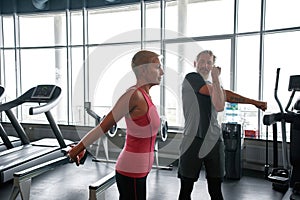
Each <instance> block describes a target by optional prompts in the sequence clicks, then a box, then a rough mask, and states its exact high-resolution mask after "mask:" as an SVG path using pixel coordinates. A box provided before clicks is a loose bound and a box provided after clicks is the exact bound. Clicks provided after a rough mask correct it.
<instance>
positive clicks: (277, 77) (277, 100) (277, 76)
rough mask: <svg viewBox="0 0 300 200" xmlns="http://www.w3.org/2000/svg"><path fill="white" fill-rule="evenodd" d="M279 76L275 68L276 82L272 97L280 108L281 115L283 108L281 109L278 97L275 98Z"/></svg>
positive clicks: (278, 71) (278, 69)
mask: <svg viewBox="0 0 300 200" xmlns="http://www.w3.org/2000/svg"><path fill="white" fill-rule="evenodd" d="M279 74H280V68H277V71H276V81H275V90H274V97H275V100H276V102H277V104H278V106H279V108H280V112H281V113H283V108H282V105H281V103H280V101H279V99H278V96H277V90H278V83H279Z"/></svg>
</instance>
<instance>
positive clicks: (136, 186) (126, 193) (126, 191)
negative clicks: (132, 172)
mask: <svg viewBox="0 0 300 200" xmlns="http://www.w3.org/2000/svg"><path fill="white" fill-rule="evenodd" d="M146 180H147V176H145V177H143V178H131V177H128V176H124V175H122V174H119V173H118V172H116V182H117V187H118V190H119V194H120V197H119V200H146Z"/></svg>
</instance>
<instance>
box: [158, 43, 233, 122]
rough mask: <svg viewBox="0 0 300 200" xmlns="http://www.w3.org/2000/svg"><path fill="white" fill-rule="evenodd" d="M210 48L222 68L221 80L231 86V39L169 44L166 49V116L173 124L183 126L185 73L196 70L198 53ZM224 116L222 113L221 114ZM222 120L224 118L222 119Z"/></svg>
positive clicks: (225, 85) (223, 83)
mask: <svg viewBox="0 0 300 200" xmlns="http://www.w3.org/2000/svg"><path fill="white" fill-rule="evenodd" d="M204 49H210V50H212V51H213V52H214V54H215V55H216V57H217V59H216V65H218V66H220V67H221V68H222V73H221V82H222V85H223V87H224V88H227V89H228V88H229V87H230V58H231V56H230V55H231V54H230V52H231V45H230V40H216V41H202V42H197V41H193V42H192V41H191V42H189V43H180V44H178V43H177V44H167V47H166V51H167V55H166V70H165V75H164V77H165V82H166V83H165V84H166V86H165V88H166V108H165V111H166V117H167V119H168V124H170V125H171V126H183V119H182V105H181V96H180V95H181V94H180V93H181V83H182V81H183V79H184V76H185V74H187V73H189V72H192V71H195V69H194V66H193V65H194V60H195V57H196V56H197V54H198V53H199V52H200V51H202V50H204ZM220 116H222V114H221V115H220ZM221 120H222V119H221Z"/></svg>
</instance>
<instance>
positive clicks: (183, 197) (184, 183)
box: [178, 177, 223, 200]
mask: <svg viewBox="0 0 300 200" xmlns="http://www.w3.org/2000/svg"><path fill="white" fill-rule="evenodd" d="M180 183H181V186H180V193H179V198H178V200H191V194H192V191H193V187H194V180H191V179H188V178H184V177H182V178H180ZM221 183H222V179H221V178H208V177H207V185H208V192H209V195H210V197H211V199H212V200H223V195H222V190H221Z"/></svg>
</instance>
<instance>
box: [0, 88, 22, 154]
mask: <svg viewBox="0 0 300 200" xmlns="http://www.w3.org/2000/svg"><path fill="white" fill-rule="evenodd" d="M4 97H5V88H4V87H2V86H0V102H1V101H2V99H3V98H4ZM20 145H21V140H20V138H18V137H15V136H8V135H7V133H6V131H5V130H4V128H3V126H2V124H0V151H4V150H7V149H11V148H13V147H16V146H20Z"/></svg>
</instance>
